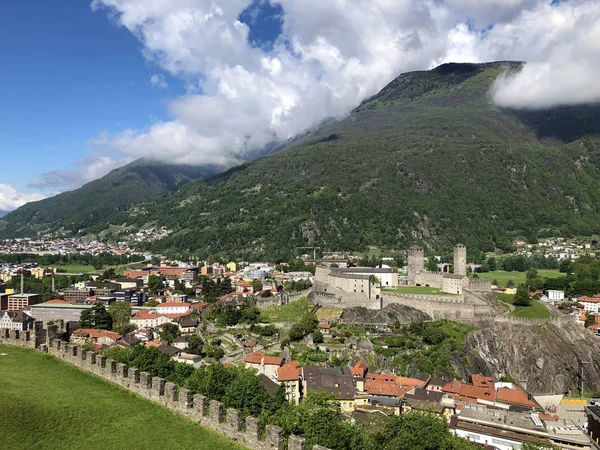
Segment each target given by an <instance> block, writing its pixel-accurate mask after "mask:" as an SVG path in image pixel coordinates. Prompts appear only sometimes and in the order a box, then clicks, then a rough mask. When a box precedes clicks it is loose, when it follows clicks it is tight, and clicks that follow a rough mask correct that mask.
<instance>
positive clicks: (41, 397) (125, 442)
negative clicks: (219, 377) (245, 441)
mask: <svg viewBox="0 0 600 450" xmlns="http://www.w3.org/2000/svg"><path fill="white" fill-rule="evenodd" d="M0 353H7V354H8V356H0V380H1V383H2V386H1V388H0V416H1V417H2V420H0V448H2V450H12V449H14V450H17V449H24V448H31V449H36V450H44V449H48V450H55V449H85V450H95V449H111V450H114V449H123V450H130V449H133V448H137V449H150V448H165V449H167V448H168V449H172V448H173V449H186V450H187V449H191V448H193V449H199V450H220V449H223V450H226V449H242V447H240V446H237V445H235V444H234V443H233V441H230V440H228V439H227V438H224V437H222V436H220V435H218V434H216V433H214V432H212V431H210V430H207V429H206V428H202V427H200V426H199V425H197V424H194V423H193V422H191V421H189V420H187V419H185V418H183V417H181V416H179V415H177V414H175V413H173V412H171V411H169V410H168V409H166V408H164V407H162V406H159V405H157V404H155V403H153V402H151V401H149V400H146V399H143V398H142V397H139V396H137V395H136V394H133V393H131V392H128V391H126V390H125V389H122V388H120V387H118V386H115V385H112V384H110V383H108V382H107V381H104V380H102V379H101V378H98V377H96V376H94V375H90V374H87V373H85V372H82V371H80V370H79V369H77V368H76V367H74V366H71V365H70V364H68V363H65V362H63V361H60V360H57V359H55V358H54V357H52V356H49V355H44V354H42V353H39V352H36V351H34V350H31V349H23V348H17V347H10V346H3V345H0Z"/></svg>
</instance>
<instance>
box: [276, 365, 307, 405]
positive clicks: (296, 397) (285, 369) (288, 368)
mask: <svg viewBox="0 0 600 450" xmlns="http://www.w3.org/2000/svg"><path fill="white" fill-rule="evenodd" d="M277 382H278V383H280V384H281V383H283V385H284V387H285V396H286V399H287V401H288V402H290V403H295V404H297V403H299V402H300V398H301V397H302V367H301V366H300V363H299V362H298V361H290V362H287V363H285V364H284V365H282V366H281V367H279V368H278V369H277Z"/></svg>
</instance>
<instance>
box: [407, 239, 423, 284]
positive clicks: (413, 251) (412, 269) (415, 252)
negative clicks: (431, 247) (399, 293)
mask: <svg viewBox="0 0 600 450" xmlns="http://www.w3.org/2000/svg"><path fill="white" fill-rule="evenodd" d="M424 270H425V252H424V250H423V248H422V247H411V248H409V249H408V274H407V275H408V282H409V283H411V284H414V283H415V280H416V276H417V275H418V274H419V273H420V272H423V271H424Z"/></svg>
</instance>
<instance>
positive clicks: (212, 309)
mask: <svg viewBox="0 0 600 450" xmlns="http://www.w3.org/2000/svg"><path fill="white" fill-rule="evenodd" d="M68 242H71V241H68ZM555 242H561V240H560V239H557V240H555V241H549V244H548V245H541V244H539V248H546V247H547V248H550V249H551V251H552V252H557V249H556V247H557V245H554V243H555ZM520 244H521V243H515V247H517V251H516V252H515V254H514V256H510V255H507V256H505V257H504V258H503V257H502V256H499V257H498V258H497V259H498V262H497V264H498V265H500V264H503V263H504V264H508V262H506V261H508V259H510V258H525V259H526V261H527V264H528V265H529V266H530V262H531V261H534V259H533V254H531V253H530V254H523V253H522V251H521V247H520ZM61 245H65V243H64V241H63V243H62V244H61ZM523 245H525V246H526V245H527V244H523ZM572 246H574V247H572ZM595 246H596V243H594V244H592V242H591V241H590V245H583V244H582V245H579V244H571V243H569V244H565V245H564V246H563V247H561V251H560V252H559V253H553V255H552V256H547V257H546V258H550V257H555V258H556V259H557V261H558V260H564V261H569V262H570V264H571V266H570V269H569V270H572V271H573V274H571V275H570V274H568V273H567V274H561V273H560V272H559V271H558V270H556V272H555V273H553V274H552V275H553V277H555V278H544V277H542V276H541V275H540V273H538V271H537V270H536V269H535V268H533V267H529V268H528V269H527V271H526V272H525V273H523V274H521V273H519V272H516V271H514V272H505V273H502V271H497V270H495V271H492V272H491V273H490V274H489V277H488V279H484V278H483V277H484V276H485V275H486V271H489V270H490V268H489V265H490V263H491V264H492V265H494V264H496V262H495V261H494V258H493V257H492V258H487V259H485V260H484V261H483V263H480V264H475V263H469V262H467V249H466V248H465V247H464V246H462V245H460V244H457V245H456V246H454V249H453V255H452V256H451V257H450V258H449V259H448V258H444V257H435V256H430V257H425V256H424V252H423V249H422V248H419V247H411V248H410V249H408V250H407V251H406V252H405V253H404V254H403V256H396V257H395V258H384V257H381V258H379V259H378V260H377V261H376V264H373V266H374V267H371V266H367V265H364V266H360V265H359V264H360V263H361V262H362V263H365V262H368V263H370V262H371V261H370V260H369V259H366V258H361V257H359V256H353V255H351V254H347V253H346V254H342V253H341V252H329V253H326V254H324V255H323V256H322V257H321V258H320V259H317V258H315V257H314V256H315V255H308V254H307V255H304V257H303V258H297V259H294V260H290V261H287V262H284V261H278V262H273V263H270V262H252V263H249V262H228V263H217V262H216V263H198V262H194V263H189V262H182V261H167V260H164V259H162V261H160V258H157V257H154V256H152V255H147V256H143V257H140V258H139V259H138V262H137V264H135V265H130V264H128V263H125V264H122V265H121V266H119V267H118V268H115V267H110V268H108V269H104V270H97V271H94V273H86V274H83V273H82V274H71V275H70V276H63V277H57V274H58V273H59V272H58V270H57V268H56V267H41V266H39V265H38V264H37V263H35V262H29V263H23V264H10V265H6V266H5V267H4V269H3V272H2V274H3V275H2V280H3V284H0V328H1V329H4V330H5V331H3V333H5V335H4V336H5V337H9V336H16V335H15V334H14V333H21V335H23V334H24V333H29V332H37V333H40V334H41V333H45V335H46V336H47V339H46V341H45V342H44V343H43V344H41V346H40V348H41V349H47V348H48V346H49V345H51V342H50V341H51V340H52V339H55V338H58V339H62V340H63V341H66V342H69V343H70V344H71V345H74V346H78V347H79V348H80V349H81V351H93V352H94V353H95V354H96V355H105V356H106V357H107V358H109V359H110V360H115V361H119V362H125V363H129V364H131V363H132V362H133V361H134V360H133V359H131V355H132V353H131V352H132V351H135V352H140V351H143V352H150V353H148V355H150V354H152V355H153V356H152V357H153V358H158V359H156V361H158V360H161V361H162V363H161V364H165V361H170V363H168V369H166V372H165V371H164V370H163V372H161V373H162V375H161V376H163V377H165V378H168V377H169V374H174V373H175V372H176V371H182V370H183V373H185V374H187V375H186V376H180V377H179V379H178V381H179V383H180V385H181V387H182V388H183V387H187V386H189V383H190V380H191V379H192V377H193V371H194V370H204V369H203V368H207V367H213V366H214V365H215V364H218V365H220V364H224V365H225V366H232V365H234V366H237V365H239V366H242V367H244V368H246V369H252V370H253V371H254V373H256V376H257V378H258V380H259V381H260V384H261V386H262V388H264V390H265V391H266V392H269V393H272V394H274V393H276V392H278V390H279V389H281V395H282V396H283V397H284V398H285V400H287V402H289V403H290V404H292V405H299V404H302V402H303V401H304V400H305V399H307V398H310V396H311V393H323V394H326V395H328V396H330V398H332V399H334V400H335V402H336V403H337V405H338V408H339V410H340V412H341V414H342V419H341V420H343V421H347V422H348V423H356V422H359V423H361V422H363V423H365V422H369V421H371V420H373V418H374V417H377V416H376V415H381V416H388V417H394V416H402V415H404V414H407V413H408V412H410V411H423V412H427V413H428V414H433V415H437V416H439V417H440V418H442V419H443V420H444V421H445V422H446V423H447V424H448V427H449V429H450V431H451V432H452V433H454V434H455V435H456V436H460V437H462V438H465V439H467V440H469V441H470V442H472V443H476V444H483V445H488V446H491V447H494V448H498V449H501V450H505V449H506V450H508V449H511V448H519V447H520V446H521V445H523V443H532V444H539V445H542V446H554V447H557V448H567V449H574V448H594V447H593V446H594V445H595V442H596V441H597V439H598V435H597V434H596V433H597V431H595V430H597V429H598V427H599V426H600V420H599V416H600V414H599V413H600V411H599V410H598V407H596V406H594V405H595V402H596V400H594V398H595V397H594V396H595V395H597V396H600V393H599V394H596V393H595V392H594V391H593V390H590V389H592V386H586V385H585V382H586V381H585V380H586V377H585V376H581V377H580V378H579V379H578V380H577V388H578V389H577V390H575V389H569V390H568V391H565V392H543V393H534V394H531V393H530V392H529V391H528V386H527V385H528V383H527V380H520V379H513V378H511V376H510V374H509V373H506V374H503V376H500V377H498V378H497V379H495V378H493V377H490V376H489V375H485V374H481V373H475V372H473V373H467V372H468V371H463V372H462V373H459V372H458V371H456V370H455V368H453V367H452V364H451V363H450V361H451V360H452V359H453V358H454V356H453V355H460V351H461V350H462V348H461V345H464V337H465V335H466V333H468V332H469V330H471V329H474V327H476V326H477V324H478V323H479V322H478V320H494V321H502V320H510V317H511V315H512V314H514V313H515V311H516V310H517V308H520V309H519V311H525V312H527V313H529V312H530V311H532V310H533V309H535V308H538V309H539V308H541V309H542V310H543V311H544V313H546V314H547V316H544V315H542V316H540V317H538V318H531V319H530V320H531V321H532V322H535V321H540V320H547V321H548V323H550V322H551V321H554V322H557V321H560V322H563V323H567V324H570V323H572V324H574V325H575V324H576V326H577V327H580V328H581V329H582V330H583V329H585V333H589V335H590V336H595V339H598V340H600V333H599V331H600V310H599V305H600V289H599V290H597V291H595V289H596V288H595V285H593V283H592V284H591V285H590V283H587V284H585V286H587V288H586V289H584V290H583V291H585V292H583V291H579V290H578V286H579V285H578V281H577V273H580V272H581V271H583V270H590V267H595V268H596V269H595V270H597V267H598V266H597V265H596V264H595V262H594V261H595V260H593V259H592V255H593V254H594V253H593V252H594V251H595V250H596V249H595ZM78 247H79V248H78V250H77V251H78V252H88V251H89V248H90V247H89V246H82V245H78ZM21 248H22V249H23V250H24V252H25V253H32V249H33V248H38V249H39V248H46V249H47V248H48V247H47V244H44V245H42V246H41V247H40V244H34V243H29V244H27V246H26V247H21ZM566 248H574V249H575V250H573V251H572V252H568V251H567V250H564V251H563V250H562V249H566ZM123 250H124V247H123V246H119V247H118V248H113V249H111V250H110V251H111V252H112V253H113V256H122V253H121V252H122V251H123ZM530 250H531V248H530ZM70 251H71V250H67V252H70ZM106 251H107V248H104V247H103V248H101V249H100V251H98V252H92V253H96V254H101V253H104V252H106ZM14 253H19V252H14ZM128 253H129V251H128ZM562 253H565V254H568V255H569V256H570V258H562ZM38 255H39V256H41V255H40V254H39V253H38ZM506 258H508V259H506ZM503 259H505V262H503ZM588 259H589V260H590V261H587V260H588ZM151 260H152V261H154V262H152V261H151ZM123 261H125V260H123ZM159 261H160V262H159ZM586 261H587V265H586ZM398 262H400V263H401V264H398ZM385 263H390V264H391V265H387V264H385ZM582 264H583V266H582V267H583V268H581V267H579V266H581V265H582ZM482 266H487V267H485V270H484V271H482V270H481V269H482ZM557 267H558V265H557ZM492 268H493V269H496V268H494V267H492ZM541 270H542V269H540V271H541ZM500 274H501V275H502V277H503V279H502V282H501V281H499V280H495V279H489V278H490V277H499V276H500ZM560 275H564V276H562V277H560V278H559V276H560ZM523 276H524V277H525V279H524V280H523V281H524V282H522V283H518V281H519V279H520V278H519V277H523ZM567 276H570V277H571V278H572V280H570V281H571V282H570V284H568V283H566V282H563V278H564V279H565V280H566V277H567ZM508 277H512V278H511V279H509V278H508ZM55 278H64V280H65V281H64V282H62V283H61V287H60V288H58V287H57V284H58V283H56V281H55ZM512 279H514V280H515V281H516V282H515V281H512ZM44 280H51V286H52V287H51V288H50V289H51V290H50V291H49V292H46V293H45V294H44V295H41V294H40V293H36V292H24V291H23V290H27V289H25V286H27V287H33V286H35V285H34V284H33V285H32V283H34V281H36V282H39V283H43V282H44ZM67 282H68V283H71V282H72V284H69V285H68V286H65V284H64V283H67ZM55 283H56V284H55ZM590 289H591V290H590ZM509 298H510V300H509ZM400 307H404V308H408V309H409V310H410V311H411V314H408V315H407V316H406V317H403V316H402V315H398V316H396V317H395V318H394V320H390V319H389V318H388V320H381V319H378V318H377V314H378V313H380V312H389V311H397V310H398V308H400ZM361 308H362V310H364V311H371V313H368V314H366V315H365V316H364V317H363V318H362V319H357V318H356V317H353V316H352V314H353V313H354V312H356V311H361ZM363 314H365V313H363ZM516 319H518V317H515V319H514V320H516ZM519 320H528V319H527V315H525V316H523V317H522V318H520V319H519ZM42 330H43V331H42ZM11 333H12V334H11ZM455 341H456V342H455ZM448 343H451V344H450V345H448ZM138 348H139V349H141V350H135V349H138ZM444 352H445V353H444ZM434 354H435V355H437V356H436V358H437V360H436V362H432V360H431V358H433V355H434ZM160 355H162V356H160ZM439 355H444V357H440V356H439ZM148 357H149V356H148ZM128 358H129V359H128ZM444 358H445V360H444ZM156 361H155V363H156V364H158V362H156ZM180 365H184V367H188V368H187V369H185V370H184V369H178V367H179V366H180ZM154 369H156V368H155V367H154V366H153V365H152V364H151V365H150V366H148V367H147V371H149V372H151V373H152V371H153V370H154ZM582 370H584V369H582ZM590 393H591V394H592V397H589V395H587V394H590ZM584 394H586V396H584ZM374 414H376V415H374Z"/></svg>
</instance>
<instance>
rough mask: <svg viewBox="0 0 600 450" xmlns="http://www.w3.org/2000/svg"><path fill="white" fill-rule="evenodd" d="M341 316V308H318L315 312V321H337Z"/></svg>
mask: <svg viewBox="0 0 600 450" xmlns="http://www.w3.org/2000/svg"><path fill="white" fill-rule="evenodd" d="M341 315H342V310H341V308H320V309H319V310H317V319H319V320H331V319H339V318H340V316H341Z"/></svg>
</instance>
